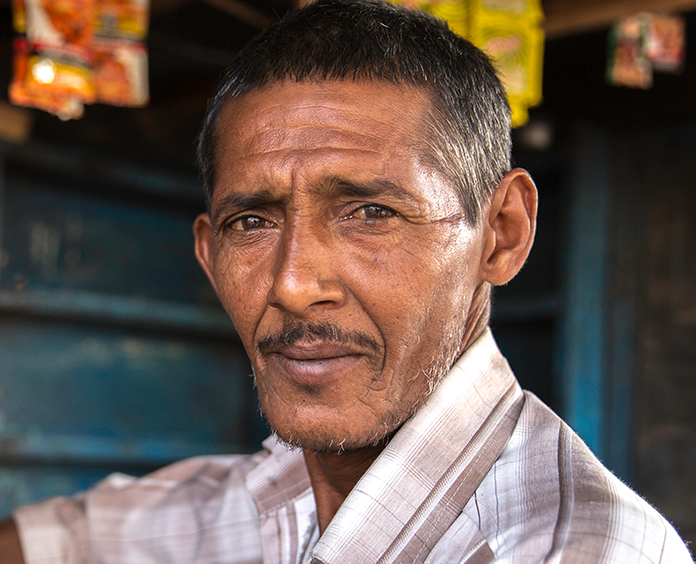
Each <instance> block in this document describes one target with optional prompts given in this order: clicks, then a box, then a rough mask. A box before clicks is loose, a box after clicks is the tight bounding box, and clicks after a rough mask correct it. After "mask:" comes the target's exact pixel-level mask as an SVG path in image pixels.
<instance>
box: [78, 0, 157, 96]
mask: <svg viewBox="0 0 696 564" xmlns="http://www.w3.org/2000/svg"><path fill="white" fill-rule="evenodd" d="M96 1H97V4H96V6H97V12H96V14H97V18H96V36H95V39H94V42H93V45H92V50H93V52H94V86H95V90H96V97H97V102H100V103H102V104H112V105H114V106H144V105H145V104H147V102H148V99H149V95H148V80H147V72H148V71H147V49H146V47H145V43H144V42H143V40H144V38H145V37H146V35H147V25H148V8H149V4H148V1H147V0H96Z"/></svg>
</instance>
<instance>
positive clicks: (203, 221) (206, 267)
mask: <svg viewBox="0 0 696 564" xmlns="http://www.w3.org/2000/svg"><path fill="white" fill-rule="evenodd" d="M193 234H194V236H195V239H196V243H195V250H196V258H197V259H198V264H200V265H201V268H202V269H203V271H204V272H205V273H206V275H207V276H208V280H210V283H211V284H212V285H213V289H214V290H215V292H217V284H216V283H215V276H214V275H213V230H212V227H211V225H210V217H209V216H208V214H206V213H202V214H200V215H199V216H198V217H197V218H196V221H195V222H194V223H193Z"/></svg>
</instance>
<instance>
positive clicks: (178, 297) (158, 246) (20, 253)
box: [1, 178, 219, 309]
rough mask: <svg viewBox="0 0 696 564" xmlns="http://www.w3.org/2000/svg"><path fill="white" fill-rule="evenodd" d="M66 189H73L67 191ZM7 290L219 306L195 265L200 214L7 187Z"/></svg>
mask: <svg viewBox="0 0 696 564" xmlns="http://www.w3.org/2000/svg"><path fill="white" fill-rule="evenodd" d="M68 188H69V187H68ZM4 208H5V218H4V222H5V226H4V240H3V247H4V249H5V251H6V252H7V253H8V263H7V266H6V268H5V269H4V270H3V275H2V280H1V282H2V284H3V285H4V286H5V287H12V286H14V285H15V284H16V282H18V281H20V280H21V281H22V284H23V285H24V286H25V287H26V289H27V290H32V289H37V290H57V289H60V290H71V291H84V292H92V293H102V294H113V295H116V296H128V297H132V298H143V299H156V300H169V301H179V302H186V303H190V304H196V305H202V306H208V307H217V308H218V309H219V305H218V302H217V298H216V297H215V295H214V292H213V291H212V289H211V288H210V284H209V283H208V281H207V280H206V278H205V276H204V275H203V273H202V271H201V269H200V268H199V266H198V264H196V262H195V260H194V259H193V233H192V229H191V226H192V222H193V217H194V216H195V213H185V212H184V213H182V212H180V211H177V210H173V209H166V208H162V207H160V206H145V205H143V204H142V203H141V202H137V203H129V202H127V201H125V202H124V201H119V200H112V199H107V198H105V197H103V196H102V197H94V196H91V195H88V194H84V193H79V192H72V191H70V190H69V189H66V188H63V189H60V190H57V189H56V187H48V186H41V185H39V184H37V183H36V182H30V181H26V180H23V179H21V178H15V179H11V181H8V182H7V184H6V186H5V206H4Z"/></svg>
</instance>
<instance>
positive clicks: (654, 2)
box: [543, 0, 696, 39]
mask: <svg viewBox="0 0 696 564" xmlns="http://www.w3.org/2000/svg"><path fill="white" fill-rule="evenodd" d="M543 6H544V14H545V16H546V22H545V24H544V30H545V31H546V35H547V37H549V38H551V39H553V38H557V37H563V36H567V35H575V34H578V33H582V32H586V31H592V30H595V29H600V28H603V27H609V26H611V25H612V24H614V23H615V22H617V21H618V20H620V19H621V18H625V17H626V16H630V15H633V14H637V13H639V12H658V11H673V12H688V11H690V10H696V0H582V1H578V0H543Z"/></svg>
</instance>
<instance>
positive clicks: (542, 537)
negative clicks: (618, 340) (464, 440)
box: [465, 392, 692, 564]
mask: <svg viewBox="0 0 696 564" xmlns="http://www.w3.org/2000/svg"><path fill="white" fill-rule="evenodd" d="M525 396H526V400H525V406H524V408H523V410H522V413H521V414H520V418H519V420H518V423H517V426H516V428H515V430H514V432H513V435H512V436H511V438H510V441H509V442H508V444H507V446H506V448H505V449H504V451H503V452H502V454H501V456H500V457H499V458H498V460H497V461H496V463H495V464H494V466H493V468H492V469H491V471H490V472H489V473H488V474H487V476H486V478H484V481H483V482H482V484H481V486H480V487H479V489H478V490H477V492H476V496H475V497H476V499H475V500H474V501H475V504H474V507H470V505H471V503H470V504H469V505H467V508H466V509H465V511H466V512H467V513H468V516H469V518H475V519H478V520H479V522H480V528H481V531H482V532H483V533H484V536H485V537H486V539H487V541H488V542H489V544H490V545H491V548H492V549H493V551H494V553H495V554H496V556H499V557H500V558H501V561H509V562H534V561H537V559H538V561H546V559H548V560H549V561H559V562H575V561H577V562H587V563H592V562H598V563H599V562H626V563H632V564H633V563H638V562H643V561H644V562H653V563H657V562H665V563H666V562H675V563H676V562H679V563H683V562H685V563H688V562H691V561H692V560H691V558H690V556H689V553H688V550H687V549H686V547H685V545H684V544H683V542H682V541H681V539H680V538H679V536H678V535H677V533H676V532H675V531H674V529H673V528H672V526H671V525H670V524H669V523H668V522H667V521H666V520H665V519H664V517H662V515H660V514H659V513H658V512H657V511H656V510H655V509H654V508H653V507H651V506H650V505H649V504H648V503H647V502H646V501H645V500H644V499H642V498H641V497H640V496H639V495H638V494H636V493H635V492H633V491H632V490H631V489H630V488H629V487H627V486H626V485H625V484H623V483H622V482H621V481H620V480H619V479H618V478H616V476H614V475H613V474H612V473H611V472H610V471H609V470H607V469H606V468H605V467H604V466H603V465H602V464H601V462H600V461H599V460H598V459H597V458H596V457H595V456H594V455H593V454H592V452H591V451H590V450H589V449H588V448H587V446H586V445H585V444H584V443H583V442H582V440H581V439H580V438H579V437H578V436H577V435H576V434H575V433H574V432H573V431H572V430H571V429H570V428H569V427H568V426H567V425H566V424H565V423H564V422H563V421H562V420H561V419H560V418H559V417H558V416H557V415H556V414H555V413H553V411H551V410H550V409H549V408H548V407H547V406H545V405H544V404H543V403H542V402H541V401H540V400H539V399H538V398H536V396H534V395H533V394H530V393H528V392H525ZM472 509H474V510H475V511H476V513H475V515H474V512H473V511H472Z"/></svg>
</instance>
